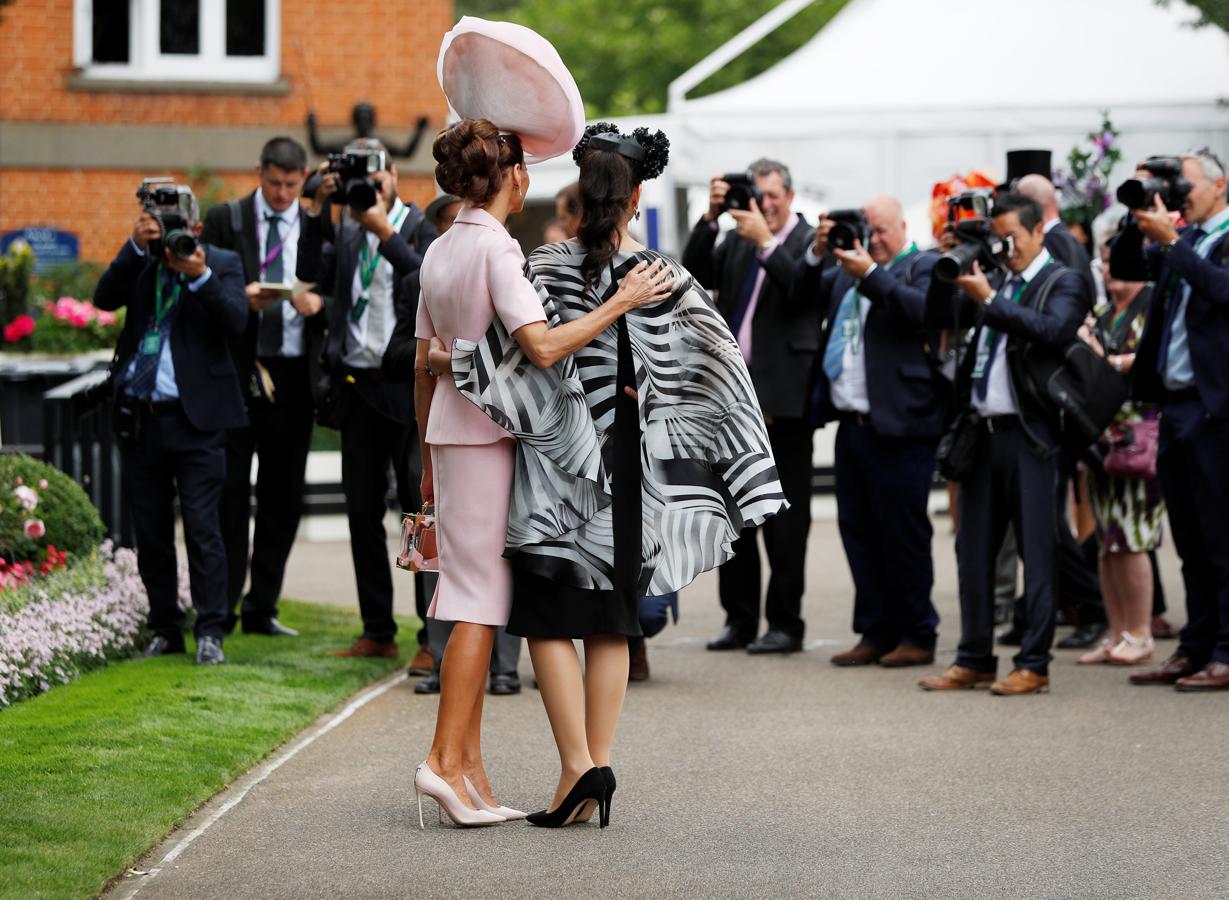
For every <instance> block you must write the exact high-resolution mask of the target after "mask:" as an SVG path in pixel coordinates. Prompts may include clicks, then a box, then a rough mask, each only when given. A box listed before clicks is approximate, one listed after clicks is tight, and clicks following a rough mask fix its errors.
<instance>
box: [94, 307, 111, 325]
mask: <svg viewBox="0 0 1229 900" xmlns="http://www.w3.org/2000/svg"><path fill="white" fill-rule="evenodd" d="M95 321H96V322H98V324H99V325H102V326H104V327H105V326H110V325H114V324H115V322H116V319H115V313H113V312H107V311H106V310H105V309H104V310H100V311H99V313H98V318H97V319H96V320H95Z"/></svg>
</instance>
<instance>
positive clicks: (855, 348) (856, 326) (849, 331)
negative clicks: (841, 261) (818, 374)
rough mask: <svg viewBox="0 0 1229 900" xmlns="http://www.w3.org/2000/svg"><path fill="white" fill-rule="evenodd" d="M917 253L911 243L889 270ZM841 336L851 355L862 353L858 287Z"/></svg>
mask: <svg viewBox="0 0 1229 900" xmlns="http://www.w3.org/2000/svg"><path fill="white" fill-rule="evenodd" d="M916 252H917V243H916V242H914V241H910V242H909V246H908V247H906V248H905V249H904V250H902V251H900V253H897V254H896V256H894V257H892V261H891V262H890V263H888V264H887V267H886V268H887V270H888V271H889V272H891V271H892V269H893V267H894V266H895V265H896V264H897V263H898V262H900V261H901V260H902V259H905V258H907V257H909V256H912V255H913V254H914V253H916ZM841 336H842V337H844V338H845V342H846V344H847V346H848V347H849V352H850V354H851V355H853V356H857V355H858V354H859V353H861V352H862V294H861V293H860V292H859V291H858V290H857V288H856V287H855V288H854V294H853V315H852V316H850V317H849V318H848V319H846V320H845V321H844V322H842V323H841Z"/></svg>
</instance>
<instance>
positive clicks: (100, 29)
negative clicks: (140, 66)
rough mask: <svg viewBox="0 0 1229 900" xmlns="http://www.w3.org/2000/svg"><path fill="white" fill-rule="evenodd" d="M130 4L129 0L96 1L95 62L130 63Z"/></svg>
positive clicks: (93, 55) (94, 26)
mask: <svg viewBox="0 0 1229 900" xmlns="http://www.w3.org/2000/svg"><path fill="white" fill-rule="evenodd" d="M128 3H129V0H94V20H93V29H94V35H93V50H92V59H93V60H94V62H98V63H126V62H128Z"/></svg>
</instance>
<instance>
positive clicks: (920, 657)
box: [879, 644, 935, 669]
mask: <svg viewBox="0 0 1229 900" xmlns="http://www.w3.org/2000/svg"><path fill="white" fill-rule="evenodd" d="M934 661H935V651H933V650H924V649H922V648H921V647H919V646H918V645H917V644H901V645H900V646H899V647H897V648H896V649H895V650H893V651H892V652H891V653H888V654H886V655H884V656H881V657H879V665H881V666H884V667H886V668H889V669H903V668H904V667H905V666H929V665H930V664H931V663H933V662H934Z"/></svg>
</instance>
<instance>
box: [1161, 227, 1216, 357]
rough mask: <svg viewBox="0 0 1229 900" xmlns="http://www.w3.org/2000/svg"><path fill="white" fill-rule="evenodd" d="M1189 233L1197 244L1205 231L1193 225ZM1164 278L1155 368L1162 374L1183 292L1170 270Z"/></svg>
mask: <svg viewBox="0 0 1229 900" xmlns="http://www.w3.org/2000/svg"><path fill="white" fill-rule="evenodd" d="M1190 234H1191V239H1190V240H1191V244H1192V245H1194V246H1199V242H1200V241H1201V240H1203V237H1204V235H1206V234H1207V232H1206V231H1204V230H1203V229H1202V228H1200V227H1199V226H1195V227H1194V228H1193V229H1191V232H1190ZM1165 280H1166V282H1167V284H1168V286H1169V290H1168V291H1166V294H1167V295H1168V296H1166V298H1165V324H1164V325H1163V326H1161V347H1160V350H1159V351H1158V352H1157V355H1156V370H1157V371H1158V372H1159V373H1161V375H1162V376H1164V374H1165V370H1166V369H1167V368H1169V342H1170V340H1171V339H1172V338H1173V333H1174V319H1176V318H1177V317H1178V307H1180V306H1181V305H1182V295H1183V293H1184V289H1183V288H1182V286H1181V282H1180V281H1179V280H1178V278H1177V276H1176V274H1175V273H1173V272H1171V273H1170V275H1169V277H1168V278H1166V279H1165Z"/></svg>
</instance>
